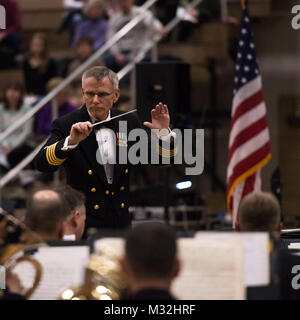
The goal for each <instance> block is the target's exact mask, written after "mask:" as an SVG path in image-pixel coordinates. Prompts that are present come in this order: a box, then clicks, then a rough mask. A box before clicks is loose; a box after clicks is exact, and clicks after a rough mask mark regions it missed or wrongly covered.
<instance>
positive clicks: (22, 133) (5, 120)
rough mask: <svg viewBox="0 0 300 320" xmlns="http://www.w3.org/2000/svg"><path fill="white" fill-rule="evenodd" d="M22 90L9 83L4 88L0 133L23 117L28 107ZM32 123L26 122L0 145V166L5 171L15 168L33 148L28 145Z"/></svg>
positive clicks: (19, 85)
mask: <svg viewBox="0 0 300 320" xmlns="http://www.w3.org/2000/svg"><path fill="white" fill-rule="evenodd" d="M23 100H24V89H23V85H22V84H21V83H19V82H16V81H15V82H9V83H7V84H6V85H5V86H4V90H3V100H2V103H0V132H3V131H5V130H6V129H7V128H8V127H9V126H11V125H12V123H14V122H15V121H16V120H17V119H19V118H20V117H22V116H23V115H25V114H26V113H27V112H28V111H29V110H30V108H31V107H30V106H29V105H26V104H24V101H23ZM31 133H32V121H31V120H28V121H26V122H25V124H24V125H23V126H22V127H20V128H19V129H18V130H16V131H14V132H13V133H12V134H11V135H9V136H8V137H7V138H6V139H5V140H4V141H3V142H2V143H1V146H0V148H1V151H0V153H1V158H0V159H1V160H0V165H1V166H2V168H3V167H4V168H3V169H4V170H5V168H6V169H9V168H10V167H14V166H16V165H17V164H18V163H19V162H20V161H21V160H22V159H23V158H24V157H25V156H26V155H28V154H29V153H30V152H31V151H32V149H33V146H32V144H30V140H29V138H30V135H31Z"/></svg>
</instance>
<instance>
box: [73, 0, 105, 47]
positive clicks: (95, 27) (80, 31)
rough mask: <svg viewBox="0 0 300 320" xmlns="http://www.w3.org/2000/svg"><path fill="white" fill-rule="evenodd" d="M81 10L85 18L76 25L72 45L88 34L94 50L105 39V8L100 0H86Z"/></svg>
mask: <svg viewBox="0 0 300 320" xmlns="http://www.w3.org/2000/svg"><path fill="white" fill-rule="evenodd" d="M83 11H84V14H85V16H86V18H85V20H83V21H82V22H81V23H80V24H79V25H78V26H77V27H76V31H75V35H74V39H73V44H72V47H73V48H75V46H76V44H77V43H78V40H79V39H80V38H81V37H82V36H88V37H90V38H92V40H93V50H94V51H96V50H98V49H99V48H101V47H102V46H103V44H104V43H105V41H106V33H107V25H108V21H107V19H106V16H105V8H104V5H103V3H102V1H101V0H88V1H87V3H86V4H85V6H84V9H83Z"/></svg>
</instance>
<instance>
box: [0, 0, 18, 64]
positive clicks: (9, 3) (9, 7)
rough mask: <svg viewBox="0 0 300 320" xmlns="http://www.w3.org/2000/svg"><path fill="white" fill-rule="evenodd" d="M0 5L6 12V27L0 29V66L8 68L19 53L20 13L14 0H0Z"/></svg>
mask: <svg viewBox="0 0 300 320" xmlns="http://www.w3.org/2000/svg"><path fill="white" fill-rule="evenodd" d="M0 5H1V6H3V7H4V8H5V13H6V28H5V29H4V30H0V68H10V67H13V66H14V65H15V62H17V61H16V59H18V58H19V57H20V53H21V31H22V26H21V14H20V8H19V5H18V2H17V1H16V0H0Z"/></svg>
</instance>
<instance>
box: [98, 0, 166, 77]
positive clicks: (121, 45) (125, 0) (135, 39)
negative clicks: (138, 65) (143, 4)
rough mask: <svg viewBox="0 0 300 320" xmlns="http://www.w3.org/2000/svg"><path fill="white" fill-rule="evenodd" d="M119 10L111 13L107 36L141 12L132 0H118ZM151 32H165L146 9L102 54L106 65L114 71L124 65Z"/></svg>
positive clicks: (144, 42)
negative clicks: (106, 51) (141, 17)
mask: <svg viewBox="0 0 300 320" xmlns="http://www.w3.org/2000/svg"><path fill="white" fill-rule="evenodd" d="M118 3H119V7H120V11H119V12H118V13H116V14H115V15H113V16H112V17H111V19H110V21H109V26H108V32H107V38H108V39H111V38H112V37H113V36H114V35H115V34H116V33H117V32H118V31H119V30H120V29H122V28H123V27H124V26H125V25H126V24H127V23H128V22H130V21H131V20H132V19H133V18H134V17H136V16H138V15H139V14H141V12H142V9H141V8H140V7H137V6H135V5H134V1H133V0H118ZM153 32H155V33H158V34H160V35H164V34H165V30H164V28H163V26H162V24H161V23H160V22H159V21H158V20H157V19H155V18H154V17H153V15H152V13H151V12H150V11H147V15H146V17H145V18H144V19H143V20H142V21H141V22H140V23H139V24H138V25H137V26H136V27H135V28H134V29H132V30H131V31H129V32H128V33H127V34H126V35H125V36H124V37H122V38H121V39H120V40H119V41H118V42H117V43H116V44H115V45H114V46H113V47H112V48H111V50H110V53H107V54H105V55H104V57H103V60H104V62H105V64H106V66H107V67H108V68H110V69H112V70H113V71H115V72H118V71H119V70H120V69H122V67H124V66H125V65H126V64H127V63H128V62H129V61H131V60H132V59H133V57H134V56H135V55H136V54H138V53H139V51H140V50H141V49H143V48H144V47H145V44H146V42H147V41H149V40H151V39H152V35H153Z"/></svg>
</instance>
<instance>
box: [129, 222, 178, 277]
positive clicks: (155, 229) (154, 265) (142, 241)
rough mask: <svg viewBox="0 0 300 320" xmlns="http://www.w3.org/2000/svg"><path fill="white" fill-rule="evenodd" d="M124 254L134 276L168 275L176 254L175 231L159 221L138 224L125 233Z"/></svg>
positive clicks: (171, 269)
mask: <svg viewBox="0 0 300 320" xmlns="http://www.w3.org/2000/svg"><path fill="white" fill-rule="evenodd" d="M125 256H126V259H127V262H128V264H129V266H130V269H131V272H132V273H133V274H134V276H135V277H136V278H141V279H145V278H150V279H151V278H164V277H168V276H170V274H171V273H172V271H173V268H174V263H175V260H176V256H177V245H176V237H175V233H174V231H173V230H172V229H171V228H170V227H169V226H167V225H166V224H163V223H159V222H148V223H141V224H138V225H136V226H135V227H134V228H132V229H131V230H130V231H129V232H128V234H127V237H126V244H125Z"/></svg>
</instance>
